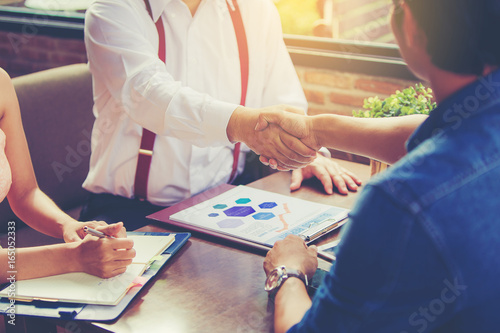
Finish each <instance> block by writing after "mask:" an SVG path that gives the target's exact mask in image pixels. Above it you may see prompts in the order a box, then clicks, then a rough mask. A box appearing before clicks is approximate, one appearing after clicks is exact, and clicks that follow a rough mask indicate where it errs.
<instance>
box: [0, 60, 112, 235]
mask: <svg viewBox="0 0 500 333" xmlns="http://www.w3.org/2000/svg"><path fill="white" fill-rule="evenodd" d="M0 128H1V129H2V130H3V131H4V132H5V134H6V137H7V139H6V147H5V152H6V155H7V159H8V161H9V164H10V167H11V171H12V180H13V181H12V185H11V188H10V191H9V193H8V196H7V198H8V200H9V204H10V206H11V208H12V210H13V211H14V213H15V214H16V215H17V216H18V217H19V218H20V219H21V220H23V221H24V222H26V223H27V224H29V225H30V226H31V227H33V228H34V229H36V230H38V231H41V232H43V233H46V234H48V235H50V236H53V237H57V238H63V235H64V233H65V229H69V227H70V226H76V225H78V226H79V225H83V224H82V223H79V222H77V221H75V220H74V219H72V218H71V217H70V216H68V215H67V214H65V213H64V212H63V211H62V210H60V209H59V207H57V205H56V204H55V203H54V202H53V201H52V200H51V199H50V198H49V197H47V195H45V193H43V192H42V191H41V190H40V189H39V187H38V184H37V181H36V178H35V174H34V171H33V166H32V163H31V158H30V154H29V150H28V144H27V142H26V138H25V135H24V129H23V126H22V122H21V114H20V110H19V104H18V101H17V97H16V93H15V90H14V87H13V85H12V83H11V80H10V78H9V76H8V75H7V73H5V71H3V70H1V72H0ZM100 224H103V223H100ZM94 227H95V226H94ZM68 237H70V236H69V235H67V237H66V240H75V239H68Z"/></svg>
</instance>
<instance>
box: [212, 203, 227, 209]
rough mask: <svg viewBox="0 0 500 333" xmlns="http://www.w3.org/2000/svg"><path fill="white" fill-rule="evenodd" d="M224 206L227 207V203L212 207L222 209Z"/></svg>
mask: <svg viewBox="0 0 500 333" xmlns="http://www.w3.org/2000/svg"><path fill="white" fill-rule="evenodd" d="M224 208H227V205H224V204H219V205H215V206H214V209H224Z"/></svg>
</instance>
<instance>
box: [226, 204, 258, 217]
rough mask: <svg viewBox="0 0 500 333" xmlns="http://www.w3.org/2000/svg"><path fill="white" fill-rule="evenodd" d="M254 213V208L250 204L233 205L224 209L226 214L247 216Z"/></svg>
mask: <svg viewBox="0 0 500 333" xmlns="http://www.w3.org/2000/svg"><path fill="white" fill-rule="evenodd" d="M253 213H255V210H254V209H253V208H252V207H250V206H234V207H231V208H229V209H226V210H225V211H224V214H226V215H227V216H242V217H243V216H248V215H250V214H253Z"/></svg>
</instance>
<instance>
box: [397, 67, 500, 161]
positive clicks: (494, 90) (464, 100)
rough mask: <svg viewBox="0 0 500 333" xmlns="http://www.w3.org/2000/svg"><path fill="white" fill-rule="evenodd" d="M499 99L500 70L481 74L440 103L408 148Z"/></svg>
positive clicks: (411, 137) (413, 135) (410, 141)
mask: <svg viewBox="0 0 500 333" xmlns="http://www.w3.org/2000/svg"><path fill="white" fill-rule="evenodd" d="M497 103H500V70H496V71H494V72H492V73H490V74H488V75H486V76H484V77H481V78H479V79H478V80H477V81H475V82H474V83H472V84H470V85H468V86H466V87H465V88H463V89H461V90H459V91H457V92H456V93H454V94H453V95H451V96H450V97H448V98H447V99H446V100H444V101H443V102H442V103H440V104H439V106H438V107H437V108H436V109H434V110H433V111H432V112H431V113H430V115H429V118H427V119H426V120H425V121H424V122H423V123H422V125H420V127H419V128H417V130H416V131H415V132H414V133H413V134H412V135H411V136H410V138H409V139H408V142H407V143H406V149H407V151H408V152H410V151H412V150H413V149H415V148H416V147H417V146H418V145H419V144H421V143H422V142H424V141H425V140H427V139H429V138H431V137H432V136H433V135H435V134H437V133H439V132H441V131H443V130H445V129H447V128H449V127H453V126H456V124H457V123H461V122H462V121H464V120H466V119H467V118H469V117H471V116H473V115H477V114H479V113H481V112H483V111H484V110H486V109H488V107H489V106H491V105H493V104H497Z"/></svg>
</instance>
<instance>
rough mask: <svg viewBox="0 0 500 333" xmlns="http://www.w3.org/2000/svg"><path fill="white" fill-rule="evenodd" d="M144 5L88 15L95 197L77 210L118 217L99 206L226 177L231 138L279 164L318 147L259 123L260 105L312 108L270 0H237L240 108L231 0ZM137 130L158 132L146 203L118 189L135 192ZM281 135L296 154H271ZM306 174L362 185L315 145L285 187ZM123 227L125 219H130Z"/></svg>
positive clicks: (127, 2)
mask: <svg viewBox="0 0 500 333" xmlns="http://www.w3.org/2000/svg"><path fill="white" fill-rule="evenodd" d="M149 3H150V6H151V16H150V14H149V13H148V11H147V7H146V4H145V2H144V1H142V0H97V1H96V2H95V3H93V4H92V5H91V6H90V8H89V9H88V10H87V13H86V19H85V21H86V25H85V44H86V47H87V53H88V59H89V66H90V71H91V73H92V77H93V84H94V102H95V106H94V114H95V115H96V122H95V124H94V129H93V132H92V156H91V160H90V171H89V174H88V177H87V179H86V180H85V182H84V184H83V186H84V188H85V189H87V190H88V191H90V192H92V193H94V194H95V195H93V196H92V197H91V199H90V201H89V204H88V206H87V209H86V210H84V212H83V216H84V217H86V218H96V217H100V218H103V219H104V220H108V221H109V220H113V219H116V220H124V217H123V214H121V216H114V215H113V216H112V217H110V216H109V214H107V213H106V212H108V213H110V212H111V211H112V210H122V209H123V206H124V205H125V206H126V207H127V208H130V207H132V206H134V205H139V206H141V207H142V206H144V205H146V206H148V207H147V209H145V210H144V209H142V208H138V209H142V210H143V211H142V212H141V214H143V213H146V214H147V213H150V212H152V211H154V210H158V209H159V208H161V207H164V206H169V205H172V204H175V203H177V202H179V201H181V200H183V199H186V198H188V197H191V196H193V195H195V194H197V193H200V192H202V191H204V190H206V189H209V188H211V187H214V186H217V185H220V184H222V183H226V182H228V181H229V178H230V175H231V171H232V168H233V149H234V142H236V141H238V142H243V143H245V144H246V145H247V146H248V147H250V148H252V150H254V151H256V152H257V153H258V154H261V155H263V156H266V157H270V158H273V159H276V160H277V161H278V162H279V165H280V166H281V167H283V168H285V169H292V168H300V167H302V166H304V165H306V164H307V163H309V162H311V161H312V158H310V157H308V155H309V154H312V153H314V152H313V151H312V150H310V149H309V148H307V147H305V146H304V147H299V144H300V141H298V140H297V141H294V142H291V140H292V139H291V138H287V137H285V136H286V134H285V133H283V132H280V131H279V128H278V127H277V126H276V127H275V128H273V129H272V132H270V133H266V134H263V133H260V132H259V133H257V132H255V131H254V128H255V125H256V123H257V117H258V115H259V113H260V111H261V110H262V109H259V108H263V107H268V109H269V108H271V109H272V108H273V107H269V106H272V105H279V104H287V105H291V106H294V107H295V108H299V109H301V110H306V109H307V102H306V99H305V97H304V94H303V91H302V88H301V86H300V82H299V80H298V77H297V74H296V72H295V69H294V67H293V64H292V62H291V60H290V57H289V55H288V52H287V50H286V47H285V45H284V42H283V37H282V32H281V25H280V19H279V15H278V13H277V10H276V8H275V7H274V5H273V3H272V1H270V0H240V1H238V4H239V7H240V11H241V16H242V21H243V24H244V26H245V31H246V41H247V44H248V58H249V73H250V74H249V79H248V89H247V95H246V103H245V105H246V107H242V106H240V96H241V86H242V83H241V74H240V58H239V53H238V43H237V38H236V35H235V29H234V27H233V23H232V20H231V17H230V12H229V10H230V9H229V8H231V7H232V6H233V4H232V2H231V4H230V6H228V4H227V3H226V0H150V1H149ZM233 8H234V7H233ZM157 20H161V21H162V22H161V23H162V24H163V26H164V32H165V49H166V55H165V57H166V61H165V63H163V62H162V61H161V60H160V58H159V56H158V48H159V46H158V45H159V32H158V31H159V30H158V31H157V28H156V27H155V23H154V22H156V21H157ZM279 108H286V109H291V108H289V107H284V106H282V107H279ZM143 128H146V129H148V130H150V131H152V132H154V133H155V134H156V141H155V143H154V150H153V158H152V162H151V167H150V172H149V181H148V182H147V202H139V201H138V200H130V201H125V204H124V203H123V202H124V201H123V200H122V198H125V199H134V197H135V195H134V177H135V172H136V169H137V159H138V154H139V148H140V142H141V136H142V129H143ZM280 138H281V139H280ZM287 142H291V144H290V145H289V146H290V147H292V146H293V147H294V150H297V152H298V153H299V154H297V153H295V152H293V151H291V150H290V149H288V150H289V154H288V155H287V156H283V155H278V156H277V155H276V152H277V151H282V150H281V149H282V148H283V147H282V145H283V144H284V143H285V144H286V143H287ZM275 145H277V146H275ZM278 145H281V147H278ZM248 151H249V150H248V148H246V147H242V152H241V153H240V156H239V157H240V158H239V161H238V163H237V168H235V169H237V174H241V173H242V172H243V167H244V164H245V158H244V157H245V154H246V152H248ZM312 175H317V176H318V178H320V179H321V181H322V182H323V184H324V186H325V190H326V191H327V192H328V193H332V187H333V185H332V184H334V185H335V186H337V188H339V191H340V192H341V193H347V191H348V188H349V189H350V190H356V188H357V185H359V180H358V179H357V178H356V177H355V176H353V175H352V174H350V173H349V172H347V171H346V170H343V169H341V168H339V167H338V165H336V164H335V163H334V162H332V161H331V160H329V159H326V158H324V157H322V156H321V155H318V157H317V158H316V160H315V161H314V163H313V164H312V165H311V166H308V167H307V168H303V169H299V170H296V171H294V176H293V182H294V183H293V184H292V187H293V188H297V187H298V186H300V182H301V181H302V179H303V178H304V177H306V178H307V177H310V176H312ZM148 202H149V203H148ZM136 208H137V207H134V208H132V210H137V209H136ZM103 214H104V215H103ZM124 214H125V216H127V215H126V214H127V213H124ZM106 215H108V216H106ZM142 216H144V214H143V215H142ZM127 217H128V216H127ZM137 218H138V217H137V216H134V217H133V219H137ZM125 225H126V226H128V227H129V228H130V227H131V225H130V224H129V223H128V221H126V220H125ZM134 226H138V225H137V224H136V225H134Z"/></svg>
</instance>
